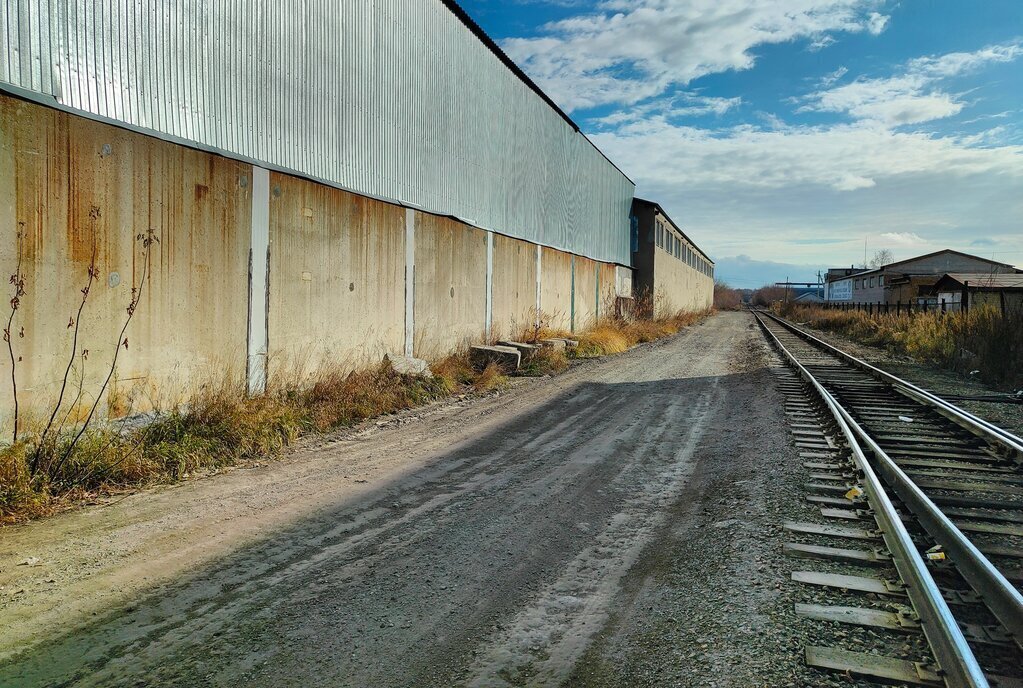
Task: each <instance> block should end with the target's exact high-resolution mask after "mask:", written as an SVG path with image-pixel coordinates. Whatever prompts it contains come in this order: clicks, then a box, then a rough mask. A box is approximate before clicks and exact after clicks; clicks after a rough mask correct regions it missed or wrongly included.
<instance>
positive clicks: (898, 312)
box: [895, 299, 902, 316]
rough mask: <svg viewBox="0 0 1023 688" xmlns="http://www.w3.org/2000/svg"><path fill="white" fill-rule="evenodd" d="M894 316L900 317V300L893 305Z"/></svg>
mask: <svg viewBox="0 0 1023 688" xmlns="http://www.w3.org/2000/svg"><path fill="white" fill-rule="evenodd" d="M895 315H897V316H898V315H902V300H901V299H900V300H899V302H898V303H897V304H895Z"/></svg>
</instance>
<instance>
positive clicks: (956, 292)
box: [934, 272, 1023, 315]
mask: <svg viewBox="0 0 1023 688" xmlns="http://www.w3.org/2000/svg"><path fill="white" fill-rule="evenodd" d="M934 293H935V294H936V296H937V299H938V305H939V306H940V307H942V308H944V309H945V310H963V311H968V310H969V309H971V308H978V307H981V306H990V307H992V308H995V309H996V310H998V311H999V312H1001V313H1002V314H1003V315H1009V314H1013V315H1023V273H1021V272H1016V273H1007V272H1002V273H984V272H982V273H969V272H955V273H948V274H945V275H942V276H941V278H940V279H939V280H938V281H937V282H936V283H935V285H934Z"/></svg>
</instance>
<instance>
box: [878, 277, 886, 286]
mask: <svg viewBox="0 0 1023 688" xmlns="http://www.w3.org/2000/svg"><path fill="white" fill-rule="evenodd" d="M877 286H879V287H883V286H884V275H881V276H879V277H878V278H877Z"/></svg>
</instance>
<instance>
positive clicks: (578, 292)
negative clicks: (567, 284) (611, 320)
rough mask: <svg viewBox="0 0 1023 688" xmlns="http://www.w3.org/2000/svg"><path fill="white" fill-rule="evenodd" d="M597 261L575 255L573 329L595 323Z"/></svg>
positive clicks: (591, 325)
mask: <svg viewBox="0 0 1023 688" xmlns="http://www.w3.org/2000/svg"><path fill="white" fill-rule="evenodd" d="M598 265H599V263H597V262H596V261H593V260H590V259H588V258H583V257H581V256H576V257H575V331H577V332H578V331H580V330H585V329H587V328H590V327H593V326H594V325H596V324H597V310H598V308H597V266H598Z"/></svg>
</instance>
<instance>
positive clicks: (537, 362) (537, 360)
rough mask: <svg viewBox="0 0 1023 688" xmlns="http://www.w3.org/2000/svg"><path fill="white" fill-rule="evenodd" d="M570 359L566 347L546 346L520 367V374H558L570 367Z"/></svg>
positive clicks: (538, 375) (533, 375) (531, 375)
mask: <svg viewBox="0 0 1023 688" xmlns="http://www.w3.org/2000/svg"><path fill="white" fill-rule="evenodd" d="M569 364H570V361H569V359H568V355H567V354H566V353H565V350H564V349H555V348H553V347H544V348H542V349H540V350H539V351H537V352H536V353H534V354H533V356H532V357H531V358H530V359H529V360H528V361H527V362H526V363H525V364H524V365H522V366H521V367H520V368H519V374H520V375H526V376H528V377H540V376H543V375H557V374H559V373H562V372H564V371H565V370H567V369H568V366H569Z"/></svg>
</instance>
